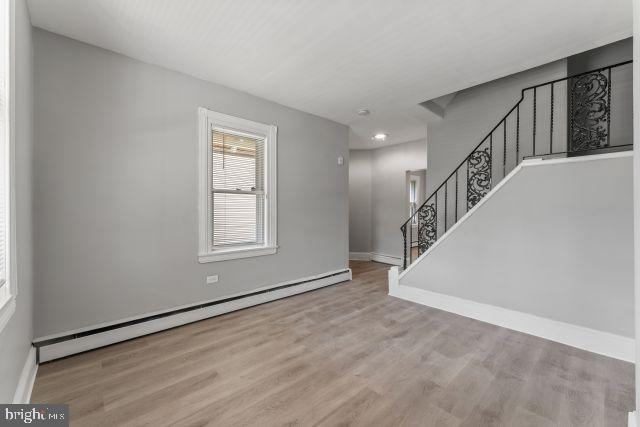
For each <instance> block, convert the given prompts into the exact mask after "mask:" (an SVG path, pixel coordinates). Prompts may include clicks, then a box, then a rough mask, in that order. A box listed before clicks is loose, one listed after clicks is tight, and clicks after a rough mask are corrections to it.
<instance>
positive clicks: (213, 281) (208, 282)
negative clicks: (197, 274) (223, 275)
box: [207, 274, 218, 285]
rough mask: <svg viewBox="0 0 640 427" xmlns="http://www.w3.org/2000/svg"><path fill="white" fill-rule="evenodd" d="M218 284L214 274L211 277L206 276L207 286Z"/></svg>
mask: <svg viewBox="0 0 640 427" xmlns="http://www.w3.org/2000/svg"><path fill="white" fill-rule="evenodd" d="M217 282H218V275H217V274H214V275H213V276H207V285H212V284H214V283H217Z"/></svg>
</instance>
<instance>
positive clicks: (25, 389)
mask: <svg viewBox="0 0 640 427" xmlns="http://www.w3.org/2000/svg"><path fill="white" fill-rule="evenodd" d="M37 372H38V364H37V363H36V348H35V347H31V348H30V349H29V353H27V360H26V361H25V362H24V367H23V368H22V373H21V374H20V379H19V380H18V386H17V387H16V392H15V394H14V395H13V403H17V404H26V403H29V401H30V400H31V392H32V391H33V383H34V382H35V380H36V373H37Z"/></svg>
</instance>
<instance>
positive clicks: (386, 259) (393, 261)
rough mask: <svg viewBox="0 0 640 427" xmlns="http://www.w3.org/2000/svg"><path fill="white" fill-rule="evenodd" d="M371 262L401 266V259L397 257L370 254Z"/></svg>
mask: <svg viewBox="0 0 640 427" xmlns="http://www.w3.org/2000/svg"><path fill="white" fill-rule="evenodd" d="M371 261H376V262H381V263H384V264H390V265H402V258H401V257H399V256H393V255H386V254H378V253H375V252H371Z"/></svg>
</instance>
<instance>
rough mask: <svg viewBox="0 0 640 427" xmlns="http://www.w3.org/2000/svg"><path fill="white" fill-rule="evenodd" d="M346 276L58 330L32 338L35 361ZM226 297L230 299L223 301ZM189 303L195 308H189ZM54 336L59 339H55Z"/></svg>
mask: <svg viewBox="0 0 640 427" xmlns="http://www.w3.org/2000/svg"><path fill="white" fill-rule="evenodd" d="M348 280H351V269H344V270H338V271H333V272H327V273H324V274H321V275H316V276H312V277H306V278H301V279H297V280H291V281H288V282H285V283H279V284H276V285H271V286H267V287H262V288H259V289H254V290H252V291H249V292H245V293H241V294H235V295H228V296H225V297H221V298H218V299H216V300H209V301H203V302H199V303H194V304H190V305H188V306H182V307H176V308H174V309H171V310H165V311H164V312H155V313H150V314H147V315H144V316H137V317H135V318H129V319H122V320H120V321H117V322H110V323H108V324H101V325H95V326H93V327H90V328H83V329H81V330H75V331H69V332H65V333H61V334H56V335H50V336H47V337H42V338H38V339H36V340H35V341H34V344H35V345H36V347H38V356H39V357H38V362H46V361H49V360H54V359H59V358H61V357H65V356H69V355H72V354H77V353H81V352H84V351H88V350H93V349H96V348H99V347H104V346H107V345H110V344H114V343H117V342H121V341H126V340H129V339H132V338H136V337H141V336H144V335H148V334H152V333H154V332H159V331H163V330H166V329H170V328H174V327H176V326H181V325H186V324H188V323H192V322H196V321H198V320H203V319H207V318H210V317H214V316H219V315H221V314H225V313H229V312H232V311H236V310H241V309H243V308H247V307H251V306H254V305H259V304H263V303H266V302H269V301H275V300H277V299H281V298H286V297H289V296H292V295H296V294H300V293H304V292H308V291H312V290H314V289H318V288H322V287H325V286H330V285H334V284H336V283H341V282H345V281H348ZM283 287H284V288H283ZM244 295H246V296H244ZM228 299H233V300H232V301H226V300H228ZM216 301H224V302H220V303H219V304H215V305H209V306H206V307H198V306H200V305H203V304H212V303H215V302H216ZM189 307H196V308H194V309H192V310H190V309H189ZM176 310H182V311H180V312H179V313H175V314H171V312H173V311H176ZM162 313H167V315H166V316H159V315H162ZM151 316H153V317H154V318H153V319H150V320H147V321H145V320H144V319H145V318H146V317H151ZM136 320H137V322H136V323H133V324H127V325H124V326H118V325H119V324H126V323H129V322H133V321H136ZM110 326H112V328H109V327H110ZM102 328H108V329H107V330H104V331H100V332H96V333H92V332H91V331H92V330H96V329H102ZM74 334H81V335H79V336H78V337H77V338H76V337H73V335H74ZM67 336H69V338H68V339H64V340H61V339H62V338H63V337H67ZM50 340H52V341H54V342H52V343H50V344H48V343H47V341H50ZM56 340H59V341H57V342H56ZM39 344H40V345H39Z"/></svg>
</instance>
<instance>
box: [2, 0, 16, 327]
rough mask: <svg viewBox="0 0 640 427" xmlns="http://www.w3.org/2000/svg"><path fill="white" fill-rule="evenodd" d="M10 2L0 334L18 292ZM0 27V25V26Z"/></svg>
mask: <svg viewBox="0 0 640 427" xmlns="http://www.w3.org/2000/svg"><path fill="white" fill-rule="evenodd" d="M14 6H15V5H14V2H13V1H9V2H8V5H7V7H8V8H9V10H8V14H7V21H8V22H4V23H3V24H5V25H6V27H5V28H8V29H9V51H8V58H7V59H8V67H7V70H5V71H6V72H7V73H8V78H7V79H6V80H5V81H6V82H7V83H6V84H7V87H6V89H7V90H6V94H7V97H8V101H9V102H8V103H7V107H8V109H7V116H8V117H7V129H6V132H7V134H6V135H5V137H6V138H7V141H8V144H9V146H8V159H9V160H8V164H9V167H8V170H7V171H6V177H5V179H7V184H8V186H7V191H6V193H5V197H7V201H6V202H7V204H6V215H7V216H6V227H7V229H6V237H5V238H6V241H7V248H6V251H5V262H6V263H7V265H6V278H7V283H5V285H4V286H2V288H0V333H1V332H2V330H3V329H4V328H5V326H6V325H7V323H9V320H11V317H12V316H13V313H15V310H16V296H17V294H18V289H17V286H16V274H15V271H16V268H15V266H16V262H15V256H14V253H15V242H14V236H15V221H13V220H12V218H15V209H14V206H15V203H14V200H15V184H14V183H15V179H14V177H15V167H14V165H15V150H14V147H15V141H14V138H15V132H14V129H15V115H14V111H15V96H14V95H15V78H14V76H15V18H14V13H15V7H14ZM0 27H1V26H0Z"/></svg>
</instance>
